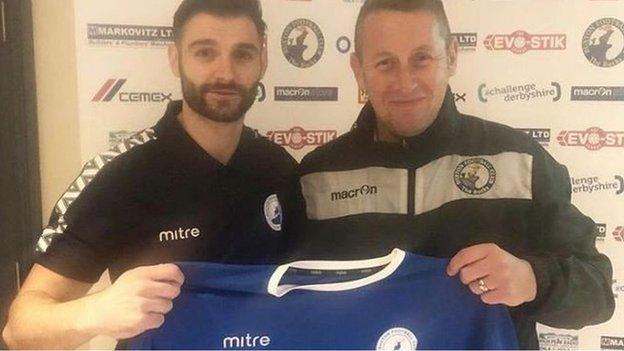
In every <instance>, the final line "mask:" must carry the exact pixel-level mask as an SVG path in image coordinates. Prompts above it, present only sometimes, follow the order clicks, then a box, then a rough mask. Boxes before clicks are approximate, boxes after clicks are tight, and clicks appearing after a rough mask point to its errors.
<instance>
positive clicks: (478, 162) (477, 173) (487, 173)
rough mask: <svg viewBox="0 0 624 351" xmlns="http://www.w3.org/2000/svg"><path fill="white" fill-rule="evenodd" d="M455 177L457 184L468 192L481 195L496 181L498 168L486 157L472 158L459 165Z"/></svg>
mask: <svg viewBox="0 0 624 351" xmlns="http://www.w3.org/2000/svg"><path fill="white" fill-rule="evenodd" d="M453 179H454V181H455V185H457V187H458V188H459V189H460V190H461V191H463V192H465V193H466V194H470V195H481V194H484V193H486V192H488V191H489V190H490V189H492V186H494V183H496V169H494V166H493V165H492V164H491V163H490V162H489V161H488V160H486V159H484V158H481V157H475V158H470V159H467V160H465V161H463V162H461V163H460V164H459V165H457V167H456V168H455V172H454V173H453Z"/></svg>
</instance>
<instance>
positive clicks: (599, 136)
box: [557, 127, 624, 151]
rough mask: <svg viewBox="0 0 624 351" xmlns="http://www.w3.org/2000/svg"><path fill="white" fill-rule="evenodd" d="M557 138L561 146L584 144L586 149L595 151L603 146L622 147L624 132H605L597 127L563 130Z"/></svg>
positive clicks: (623, 145)
mask: <svg viewBox="0 0 624 351" xmlns="http://www.w3.org/2000/svg"><path fill="white" fill-rule="evenodd" d="M557 140H558V141H559V145H562V146H585V148H586V149H587V150H591V151H596V150H600V149H602V148H603V147H624V132H607V131H604V130H602V129H600V128H598V127H592V128H588V129H587V130H585V131H580V130H564V131H562V132H560V133H559V135H558V136H557Z"/></svg>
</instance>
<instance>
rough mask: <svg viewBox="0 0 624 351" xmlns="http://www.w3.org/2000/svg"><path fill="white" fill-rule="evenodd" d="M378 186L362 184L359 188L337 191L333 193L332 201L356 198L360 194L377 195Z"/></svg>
mask: <svg viewBox="0 0 624 351" xmlns="http://www.w3.org/2000/svg"><path fill="white" fill-rule="evenodd" d="M376 194H377V187H376V186H374V185H362V186H361V187H360V188H358V189H351V190H343V191H336V192H333V193H331V201H338V200H346V199H354V198H357V197H360V196H366V195H376Z"/></svg>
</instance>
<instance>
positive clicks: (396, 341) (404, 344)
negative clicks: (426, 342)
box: [376, 328, 418, 350]
mask: <svg viewBox="0 0 624 351" xmlns="http://www.w3.org/2000/svg"><path fill="white" fill-rule="evenodd" d="M417 346H418V339H416V335H414V333H412V332H411V331H410V330H409V329H405V328H392V329H389V330H388V331H386V332H385V333H383V335H382V336H381V337H380V338H379V340H378V341H377V347H376V350H416V349H417Z"/></svg>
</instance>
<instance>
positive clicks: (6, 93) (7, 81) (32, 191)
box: [0, 0, 41, 328]
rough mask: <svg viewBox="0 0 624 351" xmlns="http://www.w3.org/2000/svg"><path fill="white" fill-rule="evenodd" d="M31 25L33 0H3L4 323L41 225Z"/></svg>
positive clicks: (0, 224) (0, 269) (0, 171)
mask: <svg viewBox="0 0 624 351" xmlns="http://www.w3.org/2000/svg"><path fill="white" fill-rule="evenodd" d="M32 27H33V26H32V13H31V1H30V0H0V328H3V327H4V324H5V322H6V316H7V312H8V307H9V303H10V302H11V300H12V299H13V298H14V297H15V293H16V292H17V289H18V287H19V284H20V280H21V278H22V277H23V276H24V274H25V273H26V272H27V271H28V270H29V269H30V264H31V263H30V261H31V252H32V247H33V240H34V238H35V234H36V233H37V232H38V231H39V230H40V228H41V200H40V198H41V194H40V192H41V190H40V180H39V158H38V142H37V118H36V97H35V75H34V54H33V33H32Z"/></svg>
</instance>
